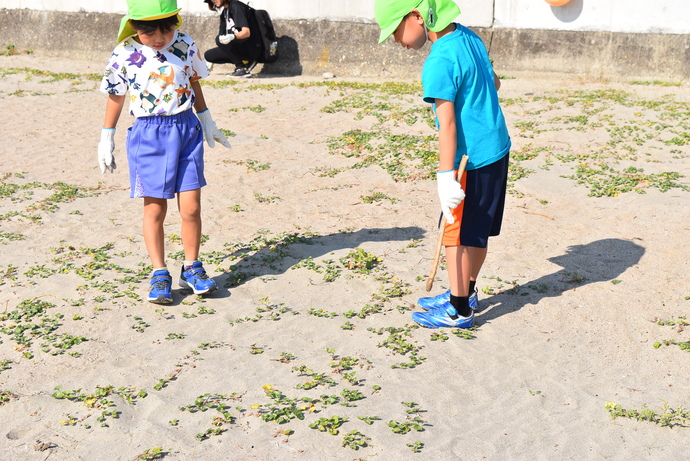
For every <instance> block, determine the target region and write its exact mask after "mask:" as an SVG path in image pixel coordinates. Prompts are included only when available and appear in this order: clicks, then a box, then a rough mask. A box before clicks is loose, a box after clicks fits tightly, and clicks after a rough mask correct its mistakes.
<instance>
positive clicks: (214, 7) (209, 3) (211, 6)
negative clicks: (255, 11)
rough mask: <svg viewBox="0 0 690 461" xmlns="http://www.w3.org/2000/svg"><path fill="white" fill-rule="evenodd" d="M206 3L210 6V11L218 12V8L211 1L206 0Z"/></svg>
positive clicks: (229, 0)
mask: <svg viewBox="0 0 690 461" xmlns="http://www.w3.org/2000/svg"><path fill="white" fill-rule="evenodd" d="M231 1H232V0H228V4H230V2H231ZM204 3H206V4H207V5H208V9H209V10H211V11H216V10H217V9H218V8H216V5H215V4H214V3H213V2H212V1H211V0H204Z"/></svg>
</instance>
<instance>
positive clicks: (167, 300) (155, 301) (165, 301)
mask: <svg viewBox="0 0 690 461" xmlns="http://www.w3.org/2000/svg"><path fill="white" fill-rule="evenodd" d="M149 302H150V303H153V304H170V303H171V302H173V300H172V298H166V297H165V296H163V295H161V296H159V297H157V298H154V299H151V298H149Z"/></svg>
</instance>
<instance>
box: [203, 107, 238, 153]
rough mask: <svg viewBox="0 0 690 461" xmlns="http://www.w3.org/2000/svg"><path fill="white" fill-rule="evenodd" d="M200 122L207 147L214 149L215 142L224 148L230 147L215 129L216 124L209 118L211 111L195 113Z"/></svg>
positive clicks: (221, 134)
mask: <svg viewBox="0 0 690 461" xmlns="http://www.w3.org/2000/svg"><path fill="white" fill-rule="evenodd" d="M196 115H197V117H199V121H200V122H201V129H202V130H203V131H204V139H205V140H206V142H207V143H208V147H215V146H216V141H218V142H219V143H221V144H222V145H224V146H225V147H232V146H231V145H230V142H229V141H228V140H227V138H226V137H225V136H223V133H221V132H220V130H219V129H218V128H216V122H214V121H213V118H211V111H210V110H208V109H206V110H202V111H201V112H197V113H196Z"/></svg>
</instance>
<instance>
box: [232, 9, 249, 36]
mask: <svg viewBox="0 0 690 461" xmlns="http://www.w3.org/2000/svg"><path fill="white" fill-rule="evenodd" d="M230 8H231V10H230V15H231V16H232V19H233V21H235V28H236V29H237V30H238V31H239V30H240V29H241V28H243V27H247V28H248V27H249V18H248V17H247V9H246V8H243V7H242V5H239V4H237V2H234V3H230Z"/></svg>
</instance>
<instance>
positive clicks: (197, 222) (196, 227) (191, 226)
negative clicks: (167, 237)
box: [177, 189, 201, 261]
mask: <svg viewBox="0 0 690 461" xmlns="http://www.w3.org/2000/svg"><path fill="white" fill-rule="evenodd" d="M177 207H178V209H179V210H180V217H181V218H182V229H181V234H182V246H183V247H184V259H185V261H196V260H197V258H198V257H199V247H200V245H201V189H195V190H190V191H185V192H180V193H179V194H177Z"/></svg>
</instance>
